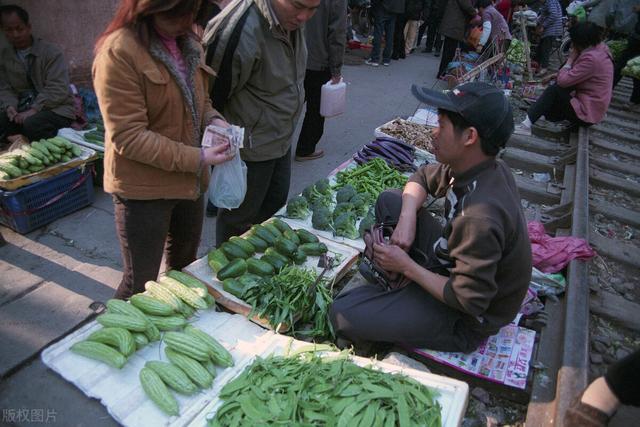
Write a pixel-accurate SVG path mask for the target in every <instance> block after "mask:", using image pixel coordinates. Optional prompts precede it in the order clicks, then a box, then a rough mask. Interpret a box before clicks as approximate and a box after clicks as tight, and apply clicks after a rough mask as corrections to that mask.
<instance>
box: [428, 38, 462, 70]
mask: <svg viewBox="0 0 640 427" xmlns="http://www.w3.org/2000/svg"><path fill="white" fill-rule="evenodd" d="M458 45H459V42H458V40H456V39H452V38H450V37H445V38H444V45H443V46H442V58H440V68H438V76H437V77H438V78H440V77H442V76H443V75H444V74H445V73H446V71H447V65H449V62H451V61H453V58H454V57H455V56H456V49H457V48H458ZM427 47H428V43H427Z"/></svg>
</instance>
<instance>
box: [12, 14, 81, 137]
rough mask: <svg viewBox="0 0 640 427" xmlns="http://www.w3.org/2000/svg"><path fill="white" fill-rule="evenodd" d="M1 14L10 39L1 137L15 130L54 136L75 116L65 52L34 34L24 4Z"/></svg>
mask: <svg viewBox="0 0 640 427" xmlns="http://www.w3.org/2000/svg"><path fill="white" fill-rule="evenodd" d="M0 19H1V21H0V22H1V23H2V30H3V31H4V33H5V35H6V37H7V41H8V42H9V44H10V45H9V46H6V47H5V48H4V49H2V50H1V51H0V142H2V141H3V139H4V138H5V137H7V136H9V135H14V134H23V135H24V136H26V137H27V138H28V139H29V140H31V141H34V140H38V139H42V138H50V137H53V136H55V135H56V134H57V133H58V129H60V128H63V127H67V126H69V125H70V124H71V121H72V120H73V118H74V117H75V113H74V108H73V96H72V95H71V91H70V90H69V76H68V71H67V65H66V62H65V60H64V57H63V55H62V52H61V51H60V50H59V49H58V48H57V47H55V46H53V45H51V44H49V43H47V42H44V41H42V40H39V39H34V38H33V36H32V34H31V24H30V23H29V14H28V13H27V12H26V11H25V10H24V9H22V8H21V7H19V6H14V5H6V6H2V7H0Z"/></svg>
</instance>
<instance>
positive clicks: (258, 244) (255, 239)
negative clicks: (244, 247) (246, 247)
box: [245, 234, 269, 252]
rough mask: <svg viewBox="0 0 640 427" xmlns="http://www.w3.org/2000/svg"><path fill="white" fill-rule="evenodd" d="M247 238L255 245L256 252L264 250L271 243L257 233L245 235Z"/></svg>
mask: <svg viewBox="0 0 640 427" xmlns="http://www.w3.org/2000/svg"><path fill="white" fill-rule="evenodd" d="M245 240H246V241H247V242H249V243H251V244H252V245H253V247H254V248H255V249H256V252H264V251H265V249H267V248H268V247H269V244H268V243H267V242H265V241H264V240H262V239H261V238H259V237H258V236H256V235H255V234H252V235H250V236H248V237H245Z"/></svg>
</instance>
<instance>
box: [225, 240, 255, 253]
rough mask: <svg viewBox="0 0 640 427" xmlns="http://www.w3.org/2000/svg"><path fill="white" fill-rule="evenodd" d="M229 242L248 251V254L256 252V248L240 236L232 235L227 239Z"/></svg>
mask: <svg viewBox="0 0 640 427" xmlns="http://www.w3.org/2000/svg"><path fill="white" fill-rule="evenodd" d="M229 242H231V243H233V244H234V245H238V246H239V247H240V249H242V250H243V251H245V252H246V253H248V254H249V256H251V255H253V254H254V253H256V248H255V247H254V246H253V245H252V244H251V243H249V242H248V241H246V240H245V239H243V238H242V237H238V236H233V237H231V238H230V239H229Z"/></svg>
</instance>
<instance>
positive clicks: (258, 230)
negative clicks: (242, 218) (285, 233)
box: [251, 224, 276, 245]
mask: <svg viewBox="0 0 640 427" xmlns="http://www.w3.org/2000/svg"><path fill="white" fill-rule="evenodd" d="M251 234H253V235H254V236H257V237H259V238H260V239H262V240H264V241H265V242H267V244H269V245H273V244H274V243H275V242H276V237H275V236H274V235H273V234H271V232H270V231H269V230H267V229H266V228H264V226H263V225H260V224H256V225H254V226H253V227H251Z"/></svg>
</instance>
